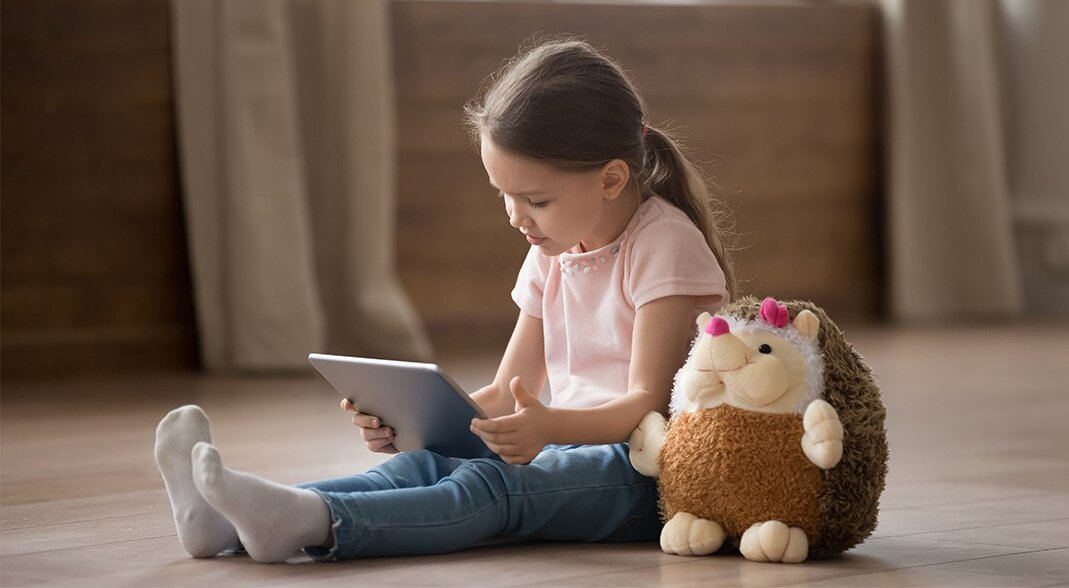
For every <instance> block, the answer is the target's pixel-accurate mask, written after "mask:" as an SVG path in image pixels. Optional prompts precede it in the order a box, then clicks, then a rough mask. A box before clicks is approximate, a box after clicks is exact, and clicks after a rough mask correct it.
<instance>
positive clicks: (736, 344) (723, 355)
mask: <svg viewBox="0 0 1069 588" xmlns="http://www.w3.org/2000/svg"><path fill="white" fill-rule="evenodd" d="M748 352H749V347H747V346H746V344H745V343H743V342H742V340H741V339H739V338H738V337H736V336H735V335H732V334H731V333H726V334H723V335H719V336H717V337H716V338H714V339H713V365H715V366H716V369H717V371H720V372H731V371H735V370H737V369H739V368H741V367H743V366H745V365H746V363H747V361H748V360H749V358H748V357H747V356H748Z"/></svg>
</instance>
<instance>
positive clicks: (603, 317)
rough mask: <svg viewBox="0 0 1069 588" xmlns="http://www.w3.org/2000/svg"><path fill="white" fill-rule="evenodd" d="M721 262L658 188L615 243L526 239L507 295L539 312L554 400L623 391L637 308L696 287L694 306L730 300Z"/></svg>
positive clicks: (588, 400) (596, 398) (580, 401)
mask: <svg viewBox="0 0 1069 588" xmlns="http://www.w3.org/2000/svg"><path fill="white" fill-rule="evenodd" d="M724 284H725V280H724V272H723V270H721V269H720V264H719V263H717V261H716V257H715V256H714V255H713V252H712V251H710V250H709V246H708V245H707V244H706V242H705V237H704V236H703V235H702V233H701V231H700V230H698V227H696V226H695V225H694V223H693V222H691V220H690V219H689V218H687V215H686V214H685V213H684V212H683V211H681V210H679V209H678V208H676V207H675V206H672V205H671V204H669V203H668V202H667V201H666V200H664V199H662V198H660V197H657V196H654V197H652V198H649V199H647V200H646V201H645V202H643V203H642V204H641V205H640V206H639V208H638V210H637V211H635V216H634V217H632V219H631V222H630V223H628V225H627V228H626V229H624V232H623V233H621V234H620V236H619V237H617V239H616V240H615V241H613V242H612V243H610V244H608V245H606V246H604V247H602V248H600V249H596V250H594V251H587V252H583V251H581V250H580V249H579V246H578V245H576V246H575V247H573V248H572V249H570V250H569V251H567V252H565V253H562V254H560V255H559V256H556V257H547V256H545V255H542V253H541V251H540V250H539V249H538V247H531V250H530V251H529V252H528V253H527V259H525V260H524V262H523V267H522V268H520V274H519V276H518V278H517V279H516V287H515V289H513V291H512V299H513V300H515V301H516V304H517V305H518V306H519V307H520V309H521V310H522V311H523V312H526V313H527V314H529V315H531V316H533V317H535V318H540V319H542V329H543V332H544V335H545V346H546V350H545V351H546V370H547V372H548V375H549V387H550V391H551V393H552V405H553V406H561V407H570V408H585V407H591V406H597V405H599V404H604V403H606V402H609V401H610V400H613V399H616V398H619V397H620V396H623V395H624V394H626V393H627V376H628V368H629V367H630V365H631V335H632V332H633V331H634V328H635V311H636V310H637V309H638V308H639V307H641V306H642V305H644V304H646V303H648V302H652V301H654V300H657V299H658V298H664V297H666V296H678V295H688V296H694V316H695V317H697V315H698V314H700V313H701V312H703V311H710V312H713V311H715V310H716V309H717V308H719V307H720V306H722V305H723V304H724V303H725V302H726V301H727V291H726V289H725V286H724Z"/></svg>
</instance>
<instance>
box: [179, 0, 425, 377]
mask: <svg viewBox="0 0 1069 588" xmlns="http://www.w3.org/2000/svg"><path fill="white" fill-rule="evenodd" d="M172 12H173V22H174V47H175V64H176V80H177V91H178V112H179V117H178V118H179V137H180V152H181V162H182V180H183V185H184V193H185V204H186V213H187V219H186V221H187V225H188V232H189V241H190V251H191V259H192V269H193V280H194V289H195V300H196V307H197V319H198V327H199V331H200V342H201V350H202V358H203V362H204V365H205V366H206V367H207V368H209V369H217V370H251V371H264V370H289V369H294V368H302V367H305V366H306V365H307V361H306V356H307V354H308V353H310V352H331V353H341V354H351V355H368V356H377V357H391V358H399V359H416V360H425V359H427V358H429V357H430V354H431V350H430V346H429V344H428V340H427V337H426V335H425V333H424V332H423V329H422V326H421V324H420V322H419V319H418V317H417V316H416V314H415V312H414V310H413V308H412V306H411V305H410V304H409V302H408V300H407V298H406V297H405V295H404V292H403V291H402V289H401V287H400V285H399V283H398V280H397V278H396V276H395V273H394V270H393V267H392V263H393V255H394V254H393V238H394V231H393V223H394V217H395V215H394V210H395V206H394V181H395V180H394V172H395V161H394V158H395V149H394V142H395V139H394V112H393V99H392V94H391V91H392V90H391V88H392V79H391V75H390V68H391V60H390V52H389V48H390V39H389V36H388V32H389V26H388V14H387V6H386V5H385V3H384V2H380V1H371V2H352V1H349V0H173V2H172Z"/></svg>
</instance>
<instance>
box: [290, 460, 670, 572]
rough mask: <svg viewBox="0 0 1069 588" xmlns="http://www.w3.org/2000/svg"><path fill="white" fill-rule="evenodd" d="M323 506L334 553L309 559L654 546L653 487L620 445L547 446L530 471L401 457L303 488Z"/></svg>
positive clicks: (657, 523)
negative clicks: (497, 546)
mask: <svg viewBox="0 0 1069 588" xmlns="http://www.w3.org/2000/svg"><path fill="white" fill-rule="evenodd" d="M300 487H301V488H307V489H310V490H312V491H314V492H316V493H317V494H319V495H320V496H321V497H322V498H323V500H324V501H325V502H326V503H327V506H328V507H329V508H330V517H331V521H332V525H331V527H332V530H333V534H334V546H333V547H331V548H330V549H327V548H323V547H308V548H306V549H305V551H306V552H307V553H308V555H310V556H312V558H314V559H317V560H340V559H352V558H358V557H376V556H392V555H419V554H428V553H445V552H450V551H456V550H458V549H463V548H465V547H470V546H473V545H476V544H478V543H481V542H485V541H487V540H491V539H499V538H503V539H535V540H549V541H655V540H657V538H658V536H659V534H660V531H661V520H660V513H659V510H658V505H657V481H656V480H654V479H652V478H647V477H645V476H643V475H641V474H639V473H638V472H636V471H635V470H634V468H632V467H631V462H630V460H629V459H628V446H627V445H626V444H617V445H568V446H559V445H548V446H546V448H545V449H544V450H543V451H542V452H541V453H540V454H539V455H538V456H537V457H536V458H535V459H534V461H532V462H531V463H530V464H528V465H509V464H506V463H504V462H501V461H498V460H495V459H457V458H450V457H443V456H441V455H438V454H436V453H433V452H430V451H413V452H408V453H402V454H399V455H397V456H395V457H393V458H392V459H390V460H389V461H387V462H385V463H383V464H382V465H380V466H378V467H375V468H372V469H370V470H368V471H367V472H366V473H364V474H359V475H355V476H348V477H344V478H336V479H332V480H323V481H319V482H309V483H306V484H301V485H300Z"/></svg>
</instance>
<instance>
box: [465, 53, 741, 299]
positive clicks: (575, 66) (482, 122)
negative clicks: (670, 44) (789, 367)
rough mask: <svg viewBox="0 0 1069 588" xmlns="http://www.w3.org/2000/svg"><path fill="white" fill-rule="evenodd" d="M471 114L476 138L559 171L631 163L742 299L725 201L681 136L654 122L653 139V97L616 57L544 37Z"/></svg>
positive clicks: (470, 107)
mask: <svg viewBox="0 0 1069 588" xmlns="http://www.w3.org/2000/svg"><path fill="white" fill-rule="evenodd" d="M464 112H465V114H466V116H467V122H468V126H469V129H470V130H471V132H472V139H473V140H474V141H475V142H476V143H478V142H479V141H480V137H481V136H482V134H484V133H485V134H486V135H487V136H488V137H489V138H490V139H491V140H493V142H494V144H495V145H497V146H498V147H500V148H501V149H504V150H505V151H509V152H511V153H515V154H517V155H521V156H525V157H530V158H532V159H537V160H540V161H542V162H544V163H547V164H549V165H552V166H554V167H557V168H559V169H564V170H573V171H587V170H593V169H597V168H599V167H601V166H602V165H604V164H605V163H607V162H609V161H612V160H613V159H620V160H622V161H624V162H625V163H627V165H628V167H630V168H631V175H632V177H633V178H635V181H636V183H637V185H638V188H639V192H640V194H641V197H642V199H643V200H645V199H647V198H649V197H650V196H654V195H656V196H660V197H662V198H664V199H665V200H667V201H668V202H671V203H672V204H673V205H675V206H676V207H677V208H679V209H680V210H682V211H683V212H684V213H686V215H687V216H688V217H689V218H690V220H691V221H693V222H694V224H695V225H697V226H698V228H699V229H700V230H701V232H702V234H703V235H705V240H706V242H707V243H708V244H709V249H711V250H712V252H713V254H714V255H716V259H717V261H718V262H720V267H721V268H723V270H724V277H725V278H726V280H727V291H728V295H729V296H730V297H731V298H732V299H734V298H735V296H736V291H735V289H736V282H735V272H734V269H733V267H732V264H731V260H730V259H729V258H728V254H727V250H726V248H725V246H724V242H723V240H722V239H721V232H722V231H723V230H725V229H724V227H722V226H721V223H722V222H723V220H724V219H725V213H724V212H723V209H722V206H721V204H720V202H719V201H717V200H714V199H713V198H712V193H711V190H710V189H709V184H708V182H707V180H706V178H705V177H704V175H703V174H702V172H701V170H700V169H699V168H698V167H697V166H696V165H694V164H693V163H692V162H691V161H690V160H689V159H688V157H687V156H686V154H685V152H684V151H683V149H682V147H681V146H680V144H679V141H677V140H676V139H674V138H673V137H672V136H671V135H670V134H669V133H668V132H666V131H664V130H660V129H655V128H653V127H652V126H648V125H647V126H648V129H649V130H648V132H647V133H646V134H645V136H644V134H643V124H644V120H645V112H646V108H645V104H644V103H643V101H642V98H641V97H640V96H639V95H638V91H637V90H636V89H635V86H634V84H632V83H631V81H630V80H629V79H628V78H627V75H626V74H625V73H624V72H623V70H622V69H621V68H620V66H619V65H617V64H616V63H615V62H614V61H612V60H611V59H609V58H608V57H606V56H604V55H602V54H601V53H599V52H598V51H597V50H596V49H594V48H593V47H591V46H590V45H589V44H587V43H585V42H583V41H579V40H575V39H565V40H555V41H550V42H545V43H541V44H538V45H536V46H534V47H533V48H531V49H529V50H521V52H520V53H519V54H518V55H517V56H516V57H514V58H513V59H511V60H509V61H508V62H507V63H506V64H505V66H504V67H503V68H502V69H501V71H499V72H498V73H496V74H495V75H494V76H492V77H491V78H490V84H489V87H488V89H487V90H486V91H485V92H483V93H481V95H480V96H477V97H476V98H474V99H472V100H471V101H470V102H469V103H468V104H467V105H465V107H464Z"/></svg>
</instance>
